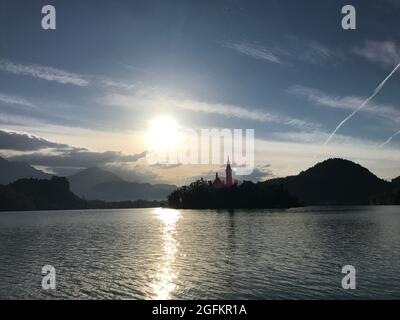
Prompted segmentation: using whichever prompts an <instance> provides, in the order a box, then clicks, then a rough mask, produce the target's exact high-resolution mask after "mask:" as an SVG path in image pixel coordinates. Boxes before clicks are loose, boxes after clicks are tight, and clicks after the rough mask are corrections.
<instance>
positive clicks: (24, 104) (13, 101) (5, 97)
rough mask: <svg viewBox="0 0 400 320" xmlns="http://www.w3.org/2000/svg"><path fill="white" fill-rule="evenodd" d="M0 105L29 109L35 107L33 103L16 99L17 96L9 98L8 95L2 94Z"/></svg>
mask: <svg viewBox="0 0 400 320" xmlns="http://www.w3.org/2000/svg"><path fill="white" fill-rule="evenodd" d="M0 103H5V104H9V105H18V106H22V107H29V108H33V107H35V105H34V104H33V103H32V102H30V101H28V100H26V99H24V98H21V97H16V96H9V95H6V94H1V93H0Z"/></svg>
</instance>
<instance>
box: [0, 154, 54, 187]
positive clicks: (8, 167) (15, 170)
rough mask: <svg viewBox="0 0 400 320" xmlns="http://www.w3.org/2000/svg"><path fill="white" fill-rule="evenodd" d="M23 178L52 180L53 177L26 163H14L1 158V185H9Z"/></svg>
mask: <svg viewBox="0 0 400 320" xmlns="http://www.w3.org/2000/svg"><path fill="white" fill-rule="evenodd" d="M22 178H36V179H50V178H51V175H50V174H47V173H44V172H43V171H40V170H37V169H35V168H34V167H32V166H30V165H29V164H27V163H25V162H12V161H8V160H6V159H4V158H1V157H0V184H8V183H11V182H14V181H16V180H18V179H22Z"/></svg>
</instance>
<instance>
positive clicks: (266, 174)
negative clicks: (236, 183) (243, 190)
mask: <svg viewBox="0 0 400 320" xmlns="http://www.w3.org/2000/svg"><path fill="white" fill-rule="evenodd" d="M271 177H273V174H272V171H271V169H270V165H264V166H259V167H256V168H254V170H253V172H252V174H250V175H247V176H241V177H240V180H247V181H254V182H258V181H264V180H266V179H267V178H271Z"/></svg>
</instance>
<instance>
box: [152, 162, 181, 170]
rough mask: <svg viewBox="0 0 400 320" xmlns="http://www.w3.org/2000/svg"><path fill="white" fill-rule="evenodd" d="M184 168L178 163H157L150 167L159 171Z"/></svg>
mask: <svg viewBox="0 0 400 320" xmlns="http://www.w3.org/2000/svg"><path fill="white" fill-rule="evenodd" d="M180 166H182V164H181V163H176V164H162V163H156V164H152V165H150V167H152V168H158V169H163V170H168V169H175V168H178V167H180Z"/></svg>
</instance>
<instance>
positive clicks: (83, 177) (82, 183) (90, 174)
mask: <svg viewBox="0 0 400 320" xmlns="http://www.w3.org/2000/svg"><path fill="white" fill-rule="evenodd" d="M68 181H69V183H70V186H71V190H72V191H73V192H74V193H76V194H78V195H80V196H82V195H85V196H86V193H87V192H88V190H90V189H91V188H93V187H94V186H96V185H98V184H101V183H105V182H122V181H124V180H123V179H121V178H120V177H118V176H117V175H116V174H114V173H112V172H109V171H106V170H103V169H100V168H96V167H93V168H88V169H84V170H82V171H79V172H78V173H75V174H74V175H72V176H69V177H68Z"/></svg>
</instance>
